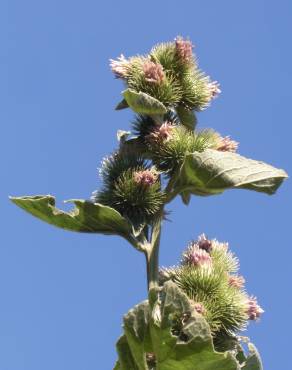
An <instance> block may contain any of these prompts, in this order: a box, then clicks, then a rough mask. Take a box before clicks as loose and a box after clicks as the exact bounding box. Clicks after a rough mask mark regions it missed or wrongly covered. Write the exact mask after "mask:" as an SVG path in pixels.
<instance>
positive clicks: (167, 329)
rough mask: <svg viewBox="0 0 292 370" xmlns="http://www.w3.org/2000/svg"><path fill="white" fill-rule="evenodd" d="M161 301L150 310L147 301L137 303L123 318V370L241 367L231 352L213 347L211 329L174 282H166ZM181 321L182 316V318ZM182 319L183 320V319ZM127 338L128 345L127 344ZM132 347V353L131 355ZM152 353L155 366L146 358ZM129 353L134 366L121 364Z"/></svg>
mask: <svg viewBox="0 0 292 370" xmlns="http://www.w3.org/2000/svg"><path fill="white" fill-rule="evenodd" d="M159 297H160V298H159V300H158V301H156V303H155V304H154V306H153V307H152V308H151V309H150V308H149V306H148V303H147V302H142V303H141V304H140V305H138V306H135V307H134V308H133V309H132V310H130V311H129V313H128V314H127V315H126V316H125V317H124V329H125V337H122V338H123V346H124V348H125V351H124V352H122V353H121V344H120V343H119V342H118V345H117V349H118V353H119V362H118V365H117V366H120V368H119V367H116V369H121V370H135V369H139V370H150V369H151V370H152V369H153V370H154V369H155V370H215V369H216V370H239V369H240V366H239V363H238V362H237V360H236V359H235V358H234V356H233V355H232V354H231V353H228V352H226V353H219V352H216V351H215V350H214V347H213V343H212V337H211V333H210V328H209V326H208V324H207V322H206V321H205V319H204V318H203V317H202V316H201V315H199V314H197V313H196V312H195V310H194V309H193V307H192V304H191V302H190V301H189V299H188V298H187V296H186V295H185V294H184V293H183V292H182V291H181V290H180V289H179V288H178V287H177V286H176V285H175V284H174V283H172V282H167V283H165V285H164V287H163V290H162V291H161V293H160V295H159ZM183 315H189V316H188V317H187V318H186V316H185V320H184V322H183V323H182V328H181V331H180V333H179V334H178V333H176V332H174V325H175V324H174V322H175V318H182V317H183ZM179 320H180V319H179ZM180 322H181V321H180ZM125 338H126V340H127V344H128V347H127V346H126V345H125V343H124V341H125ZM128 349H130V352H131V356H130V355H129V351H128ZM149 355H151V356H152V357H153V358H154V359H155V365H152V366H150V364H149V362H148V363H147V361H146V358H149ZM123 356H126V358H127V359H129V358H131V359H132V360H133V359H134V361H135V365H131V366H132V367H131V366H130V365H128V366H129V367H123V366H121V365H122V363H123V362H125V359H124V358H123Z"/></svg>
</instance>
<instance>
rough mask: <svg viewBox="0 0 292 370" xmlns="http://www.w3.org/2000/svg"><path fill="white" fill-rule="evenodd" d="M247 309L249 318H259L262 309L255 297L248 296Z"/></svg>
mask: <svg viewBox="0 0 292 370" xmlns="http://www.w3.org/2000/svg"><path fill="white" fill-rule="evenodd" d="M247 306H248V308H247V310H246V313H247V315H248V318H249V320H257V319H259V318H260V316H261V314H262V313H263V312H264V310H263V309H262V308H261V307H260V306H259V305H258V302H257V299H256V297H250V298H249V299H248V302H247Z"/></svg>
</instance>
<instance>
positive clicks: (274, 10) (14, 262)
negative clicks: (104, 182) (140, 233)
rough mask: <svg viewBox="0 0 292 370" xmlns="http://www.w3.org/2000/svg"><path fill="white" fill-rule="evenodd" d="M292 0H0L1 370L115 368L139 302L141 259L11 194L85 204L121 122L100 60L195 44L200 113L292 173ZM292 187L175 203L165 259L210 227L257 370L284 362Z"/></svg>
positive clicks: (244, 150)
mask: <svg viewBox="0 0 292 370" xmlns="http://www.w3.org/2000/svg"><path fill="white" fill-rule="evenodd" d="M291 19H292V2H291V1H289V0H286V1H285V0H277V1H268V0H245V1H234V0H221V1H210V0H201V1H185V0H179V1H172V0H168V1H153V0H148V1H144V2H138V1H129V0H124V1H115V2H113V1H97V0H95V1H93V0H82V1H81V0H80V1H76V0H70V1H69V0H50V1H39V0H26V1H21V0H18V1H17V0H2V1H1V4H0V45H1V46H0V102H1V109H0V122H1V138H2V139H1V146H0V151H1V155H0V158H1V186H0V192H1V197H0V202H1V225H2V228H1V245H0V370H52V369H54V370H67V369H70V370H93V369H98V370H99V369H101V370H110V369H111V368H112V366H113V364H114V362H115V359H116V354H115V347H114V345H115V341H116V339H117V338H118V336H119V335H120V334H121V319H122V315H123V314H124V313H125V312H126V311H127V310H128V309H129V308H130V307H131V306H133V305H134V304H136V303H138V302H139V301H141V300H143V299H144V298H145V297H146V284H145V271H144V259H143V257H142V255H140V254H138V252H136V251H135V250H132V249H131V247H130V246H128V245H127V244H126V242H125V241H123V240H121V239H119V238H117V237H106V236H99V235H82V234H74V233H70V232H65V231H63V230H60V229H57V228H53V227H52V226H49V225H47V224H45V223H42V222H40V221H38V220H37V219H35V218H33V217H31V216H29V215H28V214H25V213H24V212H23V211H22V210H20V209H18V208H17V207H15V206H14V205H13V204H11V203H10V202H9V201H8V199H7V197H8V195H9V194H11V195H25V194H48V193H50V194H54V195H56V197H57V199H58V205H61V204H62V203H61V201H62V200H64V199H70V198H88V197H90V194H91V192H92V191H93V190H94V189H95V188H96V187H97V184H98V179H97V170H96V169H97V167H98V166H99V164H100V161H101V159H102V157H103V156H104V155H105V154H107V153H109V152H110V151H112V150H113V148H114V147H115V146H116V145H117V143H116V138H115V137H116V131H117V130H118V129H120V128H121V129H126V130H127V129H129V123H128V122H129V119H131V117H132V113H131V112H130V111H123V112H115V111H114V110H113V108H114V106H115V104H116V103H117V102H118V101H119V100H120V91H121V89H122V85H121V83H120V82H119V81H117V80H115V79H114V78H113V76H112V74H111V72H110V70H109V67H108V59H109V58H111V57H117V56H118V55H119V54H120V53H124V54H125V55H126V56H130V55H133V54H135V53H144V52H147V51H148V50H149V48H150V47H151V46H152V45H153V44H155V43H157V42H160V41H168V40H172V39H173V38H174V37H175V36H176V35H178V34H180V35H184V36H189V37H190V38H191V39H192V40H193V42H194V43H195V45H196V49H195V50H196V52H197V54H198V56H199V61H200V66H201V67H202V68H203V69H204V70H205V71H206V72H207V73H209V74H210V75H211V76H212V78H213V79H216V80H218V81H220V83H221V87H222V91H223V92H222V94H221V96H220V98H219V99H217V100H216V101H215V102H214V104H213V105H212V107H211V108H209V109H208V110H207V111H205V112H203V113H201V114H200V115H199V122H200V125H201V127H214V128H215V129H216V130H218V131H219V132H220V133H222V134H224V135H228V134H230V135H231V136H232V137H233V138H234V139H236V140H238V141H240V143H241V145H240V152H241V154H243V155H245V156H248V157H252V158H255V159H261V160H264V161H266V162H268V163H271V164H273V165H275V166H277V167H281V168H285V169H286V170H287V171H288V172H290V174H291V173H292V165H291V135H292V129H291V101H292V88H291V65H292V50H291V33H292V22H291ZM291 196H292V191H291V183H290V181H287V182H286V183H285V184H284V185H283V187H282V188H281V189H280V190H279V192H278V193H277V195H275V196H273V197H269V196H266V195H263V194H258V193H252V192H247V191H230V192H227V193H225V194H224V195H221V196H217V197H210V198H203V199H201V198H193V199H192V202H191V205H190V206H189V207H188V208H187V207H185V206H183V205H182V204H181V202H180V201H179V200H177V201H175V202H174V203H173V204H171V207H170V208H171V209H173V213H172V214H171V219H172V221H173V222H172V223H166V224H165V228H164V235H163V238H162V248H161V264H163V265H165V266H167V265H172V264H175V263H176V262H177V261H178V259H179V256H180V253H181V252H182V250H183V248H184V246H185V245H186V243H187V242H188V241H189V240H190V239H191V238H195V237H196V236H197V235H198V234H200V233H202V232H205V233H207V234H208V235H209V237H217V238H218V239H219V240H227V241H229V242H230V247H231V248H232V249H233V250H234V251H235V252H236V254H237V255H238V256H239V257H240V261H241V272H242V274H244V276H245V277H246V280H247V286H248V290H249V291H250V293H253V294H255V295H256V296H258V298H259V300H260V302H261V304H262V306H263V307H264V309H265V310H266V313H265V314H264V316H263V318H262V320H261V322H260V323H258V324H254V323H252V325H250V328H249V330H248V332H247V335H249V336H250V337H251V338H252V340H253V341H254V342H255V343H256V345H257V346H258V347H259V349H260V351H261V353H262V356H263V359H264V363H265V370H279V369H287V368H288V364H289V363H290V362H291V361H290V360H291V356H290V353H291V345H290V343H291V329H292V328H291V305H292V302H291V257H292V255H291V236H290V231H291Z"/></svg>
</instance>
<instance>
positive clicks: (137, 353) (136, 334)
mask: <svg viewBox="0 0 292 370" xmlns="http://www.w3.org/2000/svg"><path fill="white" fill-rule="evenodd" d="M149 318H150V310H149V304H148V302H147V301H144V302H142V303H140V304H139V305H137V306H135V307H134V308H133V309H132V310H130V311H129V312H128V313H127V314H126V315H125V316H124V331H125V335H126V337H127V341H128V343H129V346H130V348H131V351H132V355H133V358H134V359H135V361H136V364H137V365H138V368H139V370H148V367H147V363H146V356H145V354H146V353H149V352H152V346H151V340H150V330H149V329H150V328H149Z"/></svg>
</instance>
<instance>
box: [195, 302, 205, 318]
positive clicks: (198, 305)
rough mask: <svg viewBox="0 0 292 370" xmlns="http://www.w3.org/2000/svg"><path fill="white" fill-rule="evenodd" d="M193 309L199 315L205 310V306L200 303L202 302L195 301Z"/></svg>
mask: <svg viewBox="0 0 292 370" xmlns="http://www.w3.org/2000/svg"><path fill="white" fill-rule="evenodd" d="M194 309H195V310H196V311H197V312H198V313H199V314H201V315H204V313H205V312H206V309H205V307H204V306H203V305H202V303H195V304H194Z"/></svg>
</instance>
